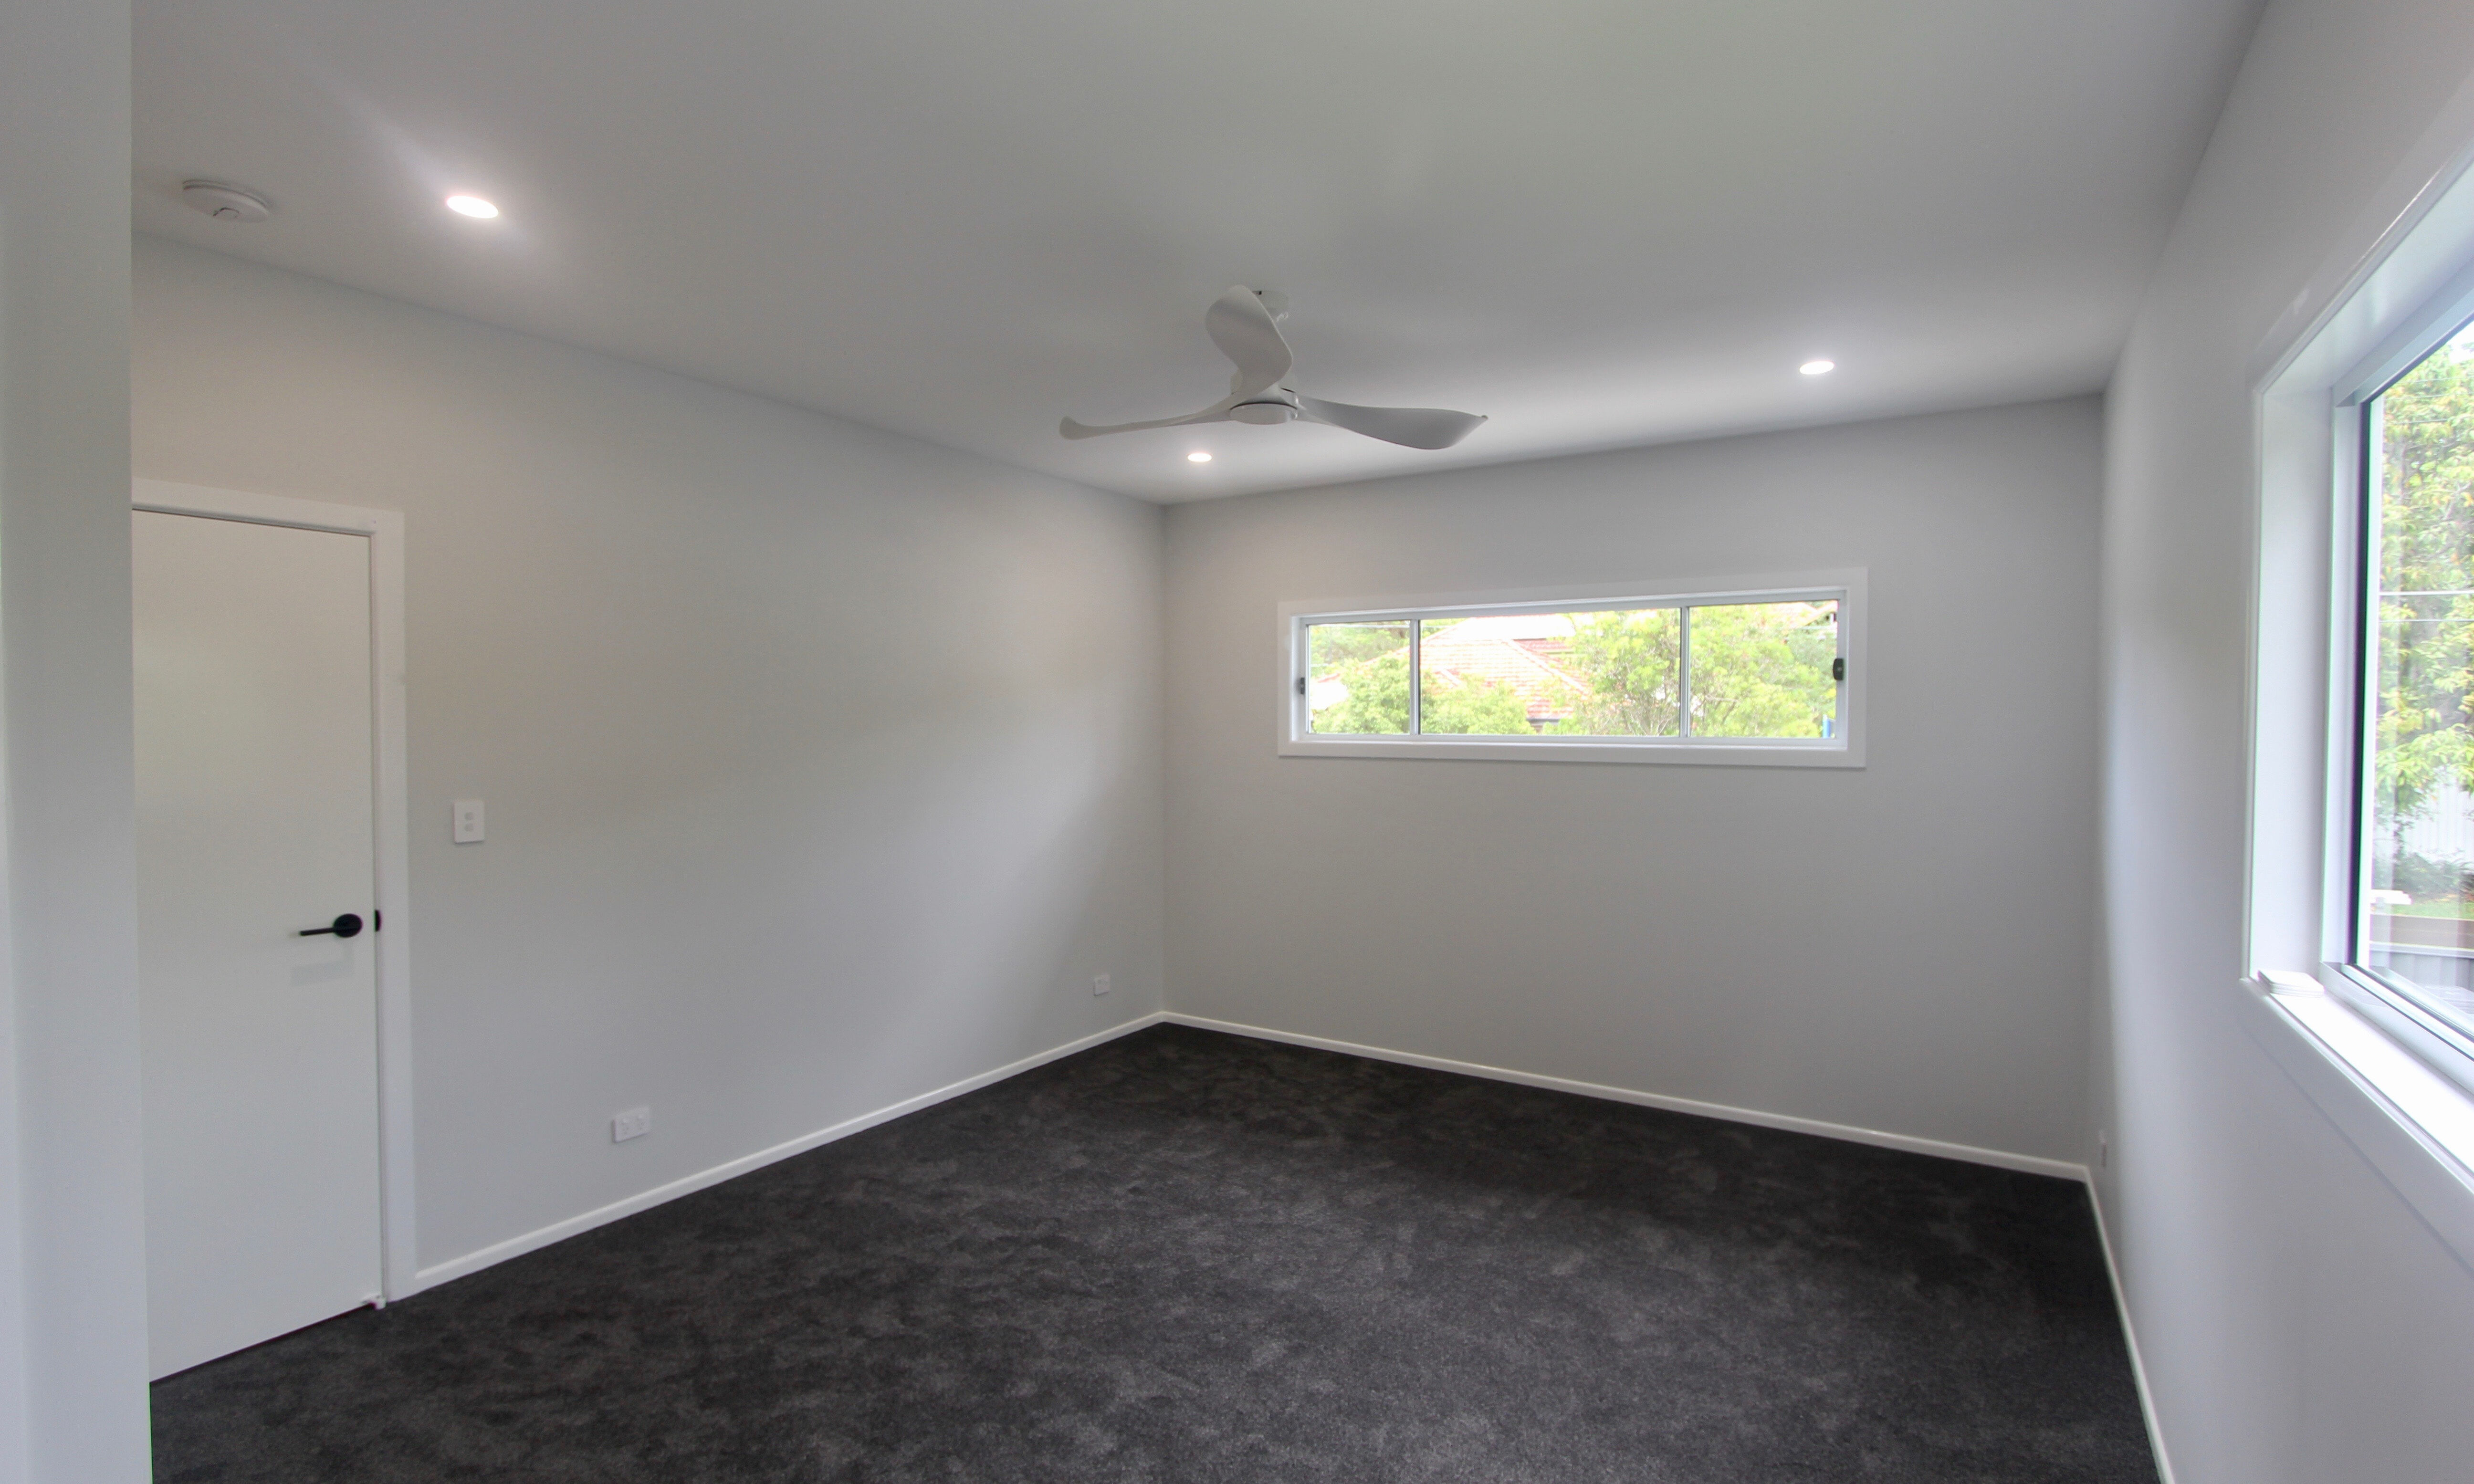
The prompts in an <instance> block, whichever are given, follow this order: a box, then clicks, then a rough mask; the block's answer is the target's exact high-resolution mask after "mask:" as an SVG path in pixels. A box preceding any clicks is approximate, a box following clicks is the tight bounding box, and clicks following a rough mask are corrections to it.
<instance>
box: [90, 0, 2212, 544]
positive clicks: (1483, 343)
mask: <svg viewBox="0 0 2474 1484" xmlns="http://www.w3.org/2000/svg"><path fill="white" fill-rule="evenodd" d="M2257 8H2258V0H1869V3H1857V0H1704V3H1698V4H1688V3H1666V4H1660V3H1655V0H1322V3H1313V4H1310V3H1304V0H1257V3H1254V4H1251V5H1247V6H1226V5H1201V4H1192V3H1183V0H898V3H895V0H878V3H870V4H861V3H820V0H701V3H697V4H679V3H677V0H397V3H392V4H387V3H378V0H364V3H357V4H337V3H335V0H139V3H138V5H137V33H136V37H137V39H136V91H137V117H136V179H137V202H136V221H137V225H138V227H139V228H140V229H141V230H143V231H152V232H158V233H160V234H162V235H165V236H169V237H175V238H178V239H180V240H182V241H185V242H191V243H195V244H198V245H201V246H206V247H211V248H215V249H218V250H220V251H224V252H228V253H232V254H236V255H241V256H244V257H250V258H255V259H257V260H259V261H262V262H268V263H274V264H278V265H280V266H282V267H286V268H292V269H297V270H300V271H302V272H305V273H311V274H315V275H318V276H320V277H322V278H327V279H331V280H336V281H338V282H343V283H348V284H352V285H353V286H355V287H359V288H364V289H369V290H372V291H374V292H376V293H381V294H387V295H392V296H394V297H397V298H400V299H405V300H410V301H412V302H414V303H417V304H429V305H434V306H436V307H438V308H442V309H448V310H452V311H454V312H457V313H460V314H466V315H470V316H472V317H473V318H474V319H478V320H484V321H488V322H490V323H493V324H497V325H504V326H510V327H513V328H519V329H523V330H529V331H532V332H534V333H537V334H542V335H546V336H550V337H552V338H555V339H558V340H563V341H567V342H570V343H571V344H575V345H579V346H585V347H589V348H592V349H594V350H598V351H604V352H608V353H612V354H616V355H622V356H626V357H629V358H630V359H633V360H638V361H642V362H645V363H648V364H651V365H655V366H660V367H665V368H667V369H669V370H673V371H679V372H684V373H686V374H688V375H691V376H695V377H704V378H706V379H708V380H712V381H716V382H720V383H723V384H725V385H730V386H736V387H741V388H744V389H747V390H749V391H754V392H760V393H764V394H765V395H768V396H772V397H776V398H780V399H782V400H784V401H791V402H797V403H801V404H804V405H807V406H811V407H818V408H823V409H825V410H828V411H832V412H836V413H839V414H842V415H843V416H846V417H850V418H855V419H858V420H859V421H861V422H865V423H872V424H876V425H878V426H885V427H889V428H895V429H898V430H901V431H903V432H908V433H912V434H916V435H917V436H919V437H922V438H927V439H931V440H934V441H935V442H937V443H942V444H947V445H951V446H954V447H957V448H962V449H969V450H976V451H978V452H982V453H985V454H988V455H990V456H992V457H995V458H999V459H1004V460H1007V461H1008V462H1010V463H1014V464H1019V465H1024V466H1027V467H1030V468H1033V469H1040V470H1046V471H1049V472H1051V473H1054V474H1062V475H1065V476H1067V477H1069V478H1073V479H1079V480H1082V481H1084V482H1086V483H1090V484H1095V485H1100V486H1104V487H1105V488H1109V489H1116V490H1124V491H1128V492H1130V493H1133V494H1138V495H1142V496H1146V497H1149V498H1152V499H1196V498H1201V497H1206V496H1213V495H1227V494H1236V493H1240V492H1244V491H1249V490H1259V489H1268V488H1276V487H1280V486H1286V485H1297V484H1306V483H1315V482H1321V481H1324V480H1333V479H1346V478H1357V477H1364V476H1368V475H1375V474H1395V473H1402V472H1407V471H1413V470H1419V469H1428V468H1434V467H1439V466H1443V465H1449V464H1455V463H1473V462H1491V461H1496V460H1502V459H1510V458H1523V457H1532V456H1537V455H1541V454H1548V453H1556V452H1564V451H1569V450H1581V449H1591V448H1606V447H1613V446H1617V445H1623V444H1633V443H1644V442H1650V441H1654V440H1661V439H1674V438H1683V437H1692V436H1699V435H1705V434H1710V433H1715V432H1725V431H1734V430H1742V429H1752V428H1764V427H1780V426H1796V425H1803V424H1812V423H1821V422H1834V421H1841V420H1846V419H1850V418H1857V417H1870V416H1879V415H1884V414H1893V413H1900V412H1909V411H1922V410H1928V409H1934V408H1944V407H1955V406H1969V405H1981V404H1986V403H1993V402H2001V401H2018V400H2023V399H2027V398H2034V397H2043V396H2052V395H2062V394H2068V393H2074V392H2082V391H2087V390H2091V389H2094V388H2096V387H2098V386H2100V385H2102V384H2103V382H2104V380H2105V377H2106V376H2107V374H2108V373H2109V371H2110V369H2111V366H2112V362H2113V357H2114V355H2115V353H2116V352H2117V351H2118V349H2119V348H2120V345H2121V341H2122V333H2123V329H2124V327H2125V326H2126V324H2127V322H2128V318H2129V314H2130V311H2131V309H2132V306H2133V304H2134V302H2135V300H2136V298H2137V296H2138V293H2139V291H2140V287H2141V285H2142V283H2143V282H2144V281H2145V280H2146V278H2147V271H2148V268H2149V265H2150V264H2151V263H2152V261H2153V260H2154V258H2155V256H2156V254H2157V252H2158V250H2159V248H2160V247H2161V246H2162V245H2163V240H2164V234H2165V231H2166V230H2167V228H2168V226H2169V224H2170V222H2171V217H2172V213H2173V210H2174V208H2175V207H2177V206H2178V205H2179V202H2180V199H2181V194H2182V191H2183V188H2184V186H2185V184H2186V182H2188V180H2189V178H2190V175H2191V172H2192V169H2193V167H2194V166H2195V163H2196V161H2197V158H2198V155H2199V151H2200V149H2201V147H2202V145H2203V144H2204V142H2205V139H2206V136H2207V132H2208V130H2209V128H2210V126H2211V124H2212V123H2213V122H2214V119H2215V116H2216V111H2217V107H2218V104H2219V101H2220V99H2221V96H2222V93H2223V89H2224V86H2225V84H2226V81H2227V80H2228V79H2229V78H2230V76H2231V73H2232V68H2233V65H2234V62H2235V61H2236V60H2237V57H2238V54H2239V51H2240V48H2241V46H2242V44H2243V42H2244V39H2245V38H2246V37H2247V35H2248V32H2249V26H2250V22H2251V20H2252V17H2253V15H2254V13H2255V12H2256V10H2257ZM198 176H204V177H211V178H215V179H219V180H225V181H230V182H235V183H238V184H241V185H245V186H248V187H250V188H252V189H255V190H256V191H258V192H260V193H262V194H264V195H265V196H267V197H268V198H269V199H270V200H272V201H273V202H274V204H275V207H276V215H275V217H274V219H273V220H272V221H269V222H266V223H264V224H260V225H235V224H229V223H223V222H217V221H211V220H209V219H207V218H206V217H204V216H201V215H198V214H196V213H194V212H191V211H189V210H186V209H185V208H183V207H182V206H181V205H180V204H179V201H178V196H177V192H178V186H179V182H181V180H182V179H183V178H187V177H198ZM451 190H467V191H472V192H474V193H477V194H480V195H483V196H487V197H489V198H491V199H493V200H495V201H496V202H497V203H498V205H499V206H500V207H503V208H504V212H505V214H504V215H503V216H502V217H501V218H500V219H499V220H497V222H493V223H479V222H473V221H469V220H467V219H465V218H462V217H458V216H454V215H452V214H450V213H449V212H447V211H445V210H444V209H442V208H441V206H440V202H441V199H442V198H443V197H444V196H446V195H447V194H448V193H449V191H451ZM1239 282H1242V283H1246V284H1249V285H1251V286H1253V287H1256V288H1270V289H1278V290H1281V291H1284V292H1286V293H1287V294H1288V295H1289V296H1290V298H1291V300H1292V301H1293V308H1292V313H1291V315H1290V319H1289V321H1288V324H1287V326H1286V327H1285V328H1286V329H1287V330H1288V331H1289V338H1290V341H1291V343H1292V345H1294V347H1295V348H1296V351H1297V355H1298V369H1297V376H1296V378H1295V384H1296V385H1298V387H1300V388H1301V389H1302V390H1304V391H1307V392H1309V393H1312V394H1314V395H1317V396H1321V397H1324V398H1329V399H1333V400H1336V401H1355V402H1380V403H1408V404H1421V405H1440V406H1447V407H1458V408H1464V409H1467V410H1468V411H1472V412H1483V413H1487V414H1490V415H1491V416H1492V422H1490V423H1489V424H1488V425H1487V426H1484V427H1482V428H1480V429H1479V430H1478V431H1477V432H1476V433H1475V434H1474V435H1472V436H1471V437H1470V438H1469V440H1468V441H1467V443H1465V444H1463V445H1462V446H1461V447H1460V448H1458V449H1456V450H1450V451H1448V452H1444V453H1425V452H1419V451H1415V450H1406V449H1397V448H1393V447H1391V446H1389V445H1385V444H1380V443H1375V442H1373V441H1371V440H1369V439H1364V438H1360V437H1357V436H1355V435H1353V434H1349V433H1345V432H1342V431H1340V430H1338V429H1335V428H1328V427H1319V426H1305V425H1293V426H1280V427H1250V426H1241V425H1224V426H1212V427H1205V428H1181V429H1165V430H1161V431H1155V432H1147V433H1132V434H1127V435H1124V436H1121V437H1115V438H1106V439H1098V440H1093V441H1091V442H1088V443H1067V442H1065V441H1064V440H1063V439H1061V438H1059V437H1058V436H1057V434H1056V421H1057V419H1058V418H1059V417H1060V416H1062V415H1066V414H1072V415H1073V416H1075V417H1078V418H1080V419H1082V420H1083V421H1086V422H1114V421H1119V420H1124V419H1134V418H1147V417H1158V416H1164V415H1169V414H1173V413H1177V412H1183V411H1188V410H1192V409H1194V408H1198V407H1201V406H1203V405H1205V404H1207V403H1209V402H1211V401H1214V400H1216V399H1217V398H1219V397H1220V396H1221V395H1222V394H1223V393H1224V392H1225V389H1226V386H1227V377H1228V370H1229V368H1228V365H1227V362H1226V361H1225V360H1224V359H1222V358H1221V357H1220V355H1219V353H1217V352H1216V351H1214V350H1213V349H1212V347H1211V344H1210V342H1209V341H1207V340H1206V339H1205V338H1204V337H1203V332H1202V312H1203V308H1204V306H1205V305H1206V304H1209V303H1210V301H1211V299H1212V297H1213V296H1214V295H1216V294H1218V293H1219V292H1220V291H1221V290H1222V289H1224V288H1225V287H1227V286H1228V285H1229V284H1231V283H1239ZM1816 355H1826V356H1830V357H1831V358H1834V359H1835V360H1836V361H1837V362H1838V363H1839V367H1840V369H1839V370H1838V371H1837V372H1836V373H1835V374H1833V375H1831V376H1829V377H1801V376H1799V375H1797V373H1796V366H1797V364H1798V363H1799V362H1801V361H1804V360H1806V359H1807V358H1808V357H1812V356H1816ZM1193 449H1208V450H1213V451H1214V452H1215V453H1216V454H1217V455H1218V457H1217V459H1216V460H1215V461H1214V462H1213V463H1211V464H1209V465H1206V466H1196V465H1192V464H1189V463H1188V462H1186V460H1185V457H1184V455H1185V454H1186V452H1187V451H1188V450H1193Z"/></svg>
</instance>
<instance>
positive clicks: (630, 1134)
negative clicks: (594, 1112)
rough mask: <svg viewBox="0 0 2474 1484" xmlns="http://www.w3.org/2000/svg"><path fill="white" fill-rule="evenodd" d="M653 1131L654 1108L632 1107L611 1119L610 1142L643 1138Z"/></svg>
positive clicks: (624, 1141) (616, 1142) (619, 1142)
mask: <svg viewBox="0 0 2474 1484" xmlns="http://www.w3.org/2000/svg"><path fill="white" fill-rule="evenodd" d="M652 1131H653V1110H652V1109H651V1108H649V1107H631V1108H629V1109H627V1111H625V1112H623V1113H620V1114H619V1115H618V1117H616V1118H613V1119H611V1120H610V1142H611V1143H613V1144H624V1143H626V1142H627V1141H628V1140H629V1139H641V1138H643V1136H644V1135H645V1134H647V1133H650V1132H652Z"/></svg>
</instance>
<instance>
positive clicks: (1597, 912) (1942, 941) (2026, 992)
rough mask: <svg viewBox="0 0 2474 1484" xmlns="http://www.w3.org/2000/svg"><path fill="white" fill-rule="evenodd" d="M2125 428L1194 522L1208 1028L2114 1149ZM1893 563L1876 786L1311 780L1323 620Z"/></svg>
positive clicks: (1651, 456)
mask: <svg viewBox="0 0 2474 1484" xmlns="http://www.w3.org/2000/svg"><path fill="white" fill-rule="evenodd" d="M2098 469H2099V449H2098V405H2097V403H2096V402H2095V401H2093V400H2078V401H2062V402H2050V403H2039V404H2034V405H2028V406H2020V407H2005V408H1999V409H1994V410H1990V411H1980V412H1965V413H1954V414H1949V415H1944V416H1938V417H1926V418H1914V419H1906V420H1901V421H1894V422H1884V423H1874V424H1865V425H1859V426H1845V427H1833V428H1827V429H1822V430H1818V431H1808V432H1796V433H1786V434H1779V435H1773V436H1764V437H1753V438H1736V439H1727V440H1720V441H1714V442H1707V443H1697V444H1688V445H1679V446H1672V447H1665V448H1655V449H1644V450H1631V451H1625V452H1618V453H1605V454H1595V455H1589V456H1585V457H1575V458H1564V459H1555V460H1549V461H1543V462H1539V463H1530V464H1517V465H1507V466H1501V467H1495V468H1488V469H1479V470H1470V471H1465V472H1455V473H1448V474H1431V475H1424V476H1419V477H1416V478H1407V479H1397V480H1392V481H1387V482H1383V483H1376V484H1361V485H1354V486H1346V487H1341V488H1336V489H1323V490H1313V491H1303V492H1297V493H1289V494H1279V495H1265V496H1255V497H1249V498H1246V499H1230V500H1219V501H1211V502H1208V503H1202V504H1194V505H1184V506H1178V507H1176V508H1174V509H1172V510H1171V511H1170V513H1169V522H1168V578H1167V587H1168V594H1169V605H1168V612H1169V649H1170V653H1171V655H1172V656H1173V663H1172V666H1171V669H1170V681H1169V759H1170V762H1169V770H1170V800H1171V809H1170V834H1169V838H1170V852H1169V860H1170V944H1171V961H1172V962H1173V964H1174V966H1175V969H1174V978H1173V982H1172V984H1171V985H1170V1003H1171V1005H1172V1007H1173V1008H1174V1009H1176V1010H1182V1011H1188V1012H1191V1013H1195V1014H1199V1015H1203V1016H1208V1017H1212V1018H1217V1019H1224V1020H1229V1021H1235V1022H1240V1023H1246V1024H1251V1025H1256V1026H1263V1027H1268V1028H1271V1029H1273V1030H1278V1031H1285V1032H1290V1033H1298V1034H1312V1035H1320V1036H1326V1037H1330V1038H1333V1039H1338V1040H1344V1041H1350V1042H1355V1043H1358V1044H1362V1045H1371V1046H1377V1047H1383V1048H1387V1049H1391V1050H1395V1051H1404V1052H1413V1053H1419V1054H1423V1055H1428V1056H1439V1057H1444V1058H1457V1059H1461V1060H1467V1061H1474V1062H1480V1063H1485V1064H1491V1065H1494V1066H1499V1067H1505V1068H1509V1069H1512V1070H1516V1071H1520V1072H1527V1073H1532V1074H1542V1075H1547V1076H1556V1077H1564V1078H1570V1079H1576V1080H1579V1081H1583V1082H1589V1083H1600V1084H1603V1085H1611V1086H1615V1087H1622V1088H1628V1089H1632V1090H1636V1091H1641V1092H1648V1093H1656V1094H1663V1095H1666V1096H1671V1097H1684V1098H1690V1099H1695V1100H1699V1101H1703V1102H1710V1103H1717V1104H1722V1105H1727V1106H1731V1107H1742V1108H1749V1109H1754V1110H1758V1111H1761V1112H1767V1113H1773V1114H1785V1115H1791V1116H1797V1117H1804V1118H1810V1119H1818V1120H1822V1121H1826V1122H1832V1123H1838V1124H1846V1125H1853V1126H1856V1127H1859V1128H1867V1129H1873V1130H1880V1131H1888V1132H1891V1133H1897V1134H1904V1135H1908V1136H1911V1137H1921V1138H1929V1139H1938V1140H1944V1141H1948V1142H1952V1143H1956V1144H1963V1145H1969V1146H1974V1147H1977V1148H1979V1149H1989V1150H1993V1151H1998V1152H2002V1153H2007V1154H2013V1155H2025V1156H2042V1157H2049V1158H2060V1159H2066V1160H2072V1161H2076V1160H2079V1159H2081V1158H2083V1157H2084V1155H2085V1152H2084V1150H2083V1147H2082V1143H2083V1138H2084V1134H2083V1109H2084V1101H2083V1100H2084V1093H2085V1087H2086V1080H2087V1056H2086V1051H2085V1047H2086V1037H2087V1036H2088V1034H2089V1031H2088V1023H2087V1012H2088V1003H2087V1002H2088V983H2089V973H2090V964H2091V957H2092V954H2091V948H2090V937H2089V921H2090V916H2091V913H2092V912H2093V904H2094V898H2095V892H2096V881H2095V824H2094V816H2095V808H2096V798H2097V780H2096V746H2097V720H2096V707H2097V683H2096V627H2095V600H2096V571H2097V551H2096V540H2097V497H2098ZM1837 567H1864V568H1869V569H1870V572H1871V589H1872V612H1871V629H1870V639H1869V644H1870V649H1871V654H1870V664H1869V669H1870V672H1871V673H1870V675H1869V677H1868V679H1867V683H1868V685H1869V687H1870V690H1869V693H1868V704H1869V706H1870V711H1869V720H1870V727H1871V734H1870V740H1869V742H1868V756H1869V766H1866V767H1864V768H1863V769H1861V770H1838V769H1818V768H1813V769H1806V768H1776V767H1758V768H1746V767H1708V766H1652V765H1626V764H1605V765H1592V764H1573V763H1493V762H1488V763H1455V762H1435V761H1425V760H1410V761H1393V760H1370V759H1354V758H1350V759H1338V758H1280V757H1276V756H1274V755H1273V734H1274V723H1275V719H1276V718H1277V717H1278V715H1279V708H1280V706H1281V704H1282V698H1281V696H1280V694H1279V693H1278V689H1277V681H1278V677H1277V674H1276V672H1275V669H1274V658H1275V655H1276V653H1277V650H1276V645H1275V629H1274V622H1273V609H1274V607H1275V605H1277V604H1278V603H1280V602H1282V601H1284V600H1291V599H1303V598H1322V597H1338V598H1346V597H1353V596H1375V595H1383V594H1403V593H1420V592H1451V591H1464V590H1472V589H1486V588H1505V587H1522V586H1532V585H1544V584H1569V583H1582V582H1596V581H1611V582H1623V581H1631V580H1638V579H1643V578H1665V577H1678V578H1689V577H1692V576H1694V575H1696V574H1699V575H1720V574H1734V573H1750V572H1796V571H1811V570H1816V569H1823V568H1837Z"/></svg>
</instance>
